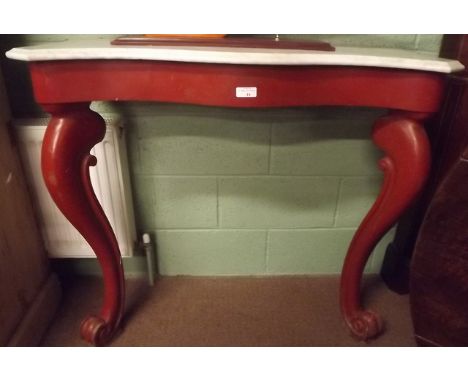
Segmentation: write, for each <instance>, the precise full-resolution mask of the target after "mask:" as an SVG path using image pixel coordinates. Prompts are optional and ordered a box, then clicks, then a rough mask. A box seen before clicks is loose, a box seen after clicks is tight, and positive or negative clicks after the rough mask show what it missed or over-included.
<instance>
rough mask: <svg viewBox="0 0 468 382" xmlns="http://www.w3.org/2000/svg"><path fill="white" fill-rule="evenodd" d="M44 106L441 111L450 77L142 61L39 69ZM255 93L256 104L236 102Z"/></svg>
mask: <svg viewBox="0 0 468 382" xmlns="http://www.w3.org/2000/svg"><path fill="white" fill-rule="evenodd" d="M30 67H31V77H32V81H33V88H34V94H35V97H36V100H37V102H39V103H59V102H88V101H90V100H108V101H159V102H173V103H183V104H196V105H207V106H229V107H290V106H320V105H328V106H332V105H340V106H367V107H372V106H374V107H381V108H389V109H401V110H409V111H416V112H434V111H437V110H438V108H439V105H440V102H441V95H442V90H443V87H444V77H443V76H441V75H440V74H435V73H427V72H418V71H414V70H395V69H393V70H392V69H380V68H362V67H326V66H320V67H310V66H261V65H259V66H256V65H221V64H196V63H177V62H157V61H142V60H140V61H138V60H133V61H132V60H107V61H106V60H98V61H94V60H80V61H46V62H33V63H31V65H30ZM237 87H257V97H256V98H236V88H237Z"/></svg>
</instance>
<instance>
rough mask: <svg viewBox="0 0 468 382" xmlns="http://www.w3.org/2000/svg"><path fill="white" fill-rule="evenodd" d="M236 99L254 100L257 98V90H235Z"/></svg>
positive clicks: (240, 88) (251, 88) (241, 88)
mask: <svg viewBox="0 0 468 382" xmlns="http://www.w3.org/2000/svg"><path fill="white" fill-rule="evenodd" d="M236 97H237V98H255V97H257V88H256V87H249V88H244V87H239V88H236Z"/></svg>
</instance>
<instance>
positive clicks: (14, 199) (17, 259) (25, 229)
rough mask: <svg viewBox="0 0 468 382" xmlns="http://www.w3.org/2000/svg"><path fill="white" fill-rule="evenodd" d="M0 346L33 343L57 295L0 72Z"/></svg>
mask: <svg viewBox="0 0 468 382" xmlns="http://www.w3.org/2000/svg"><path fill="white" fill-rule="evenodd" d="M0 180H1V181H0V346H35V345H38V343H39V341H40V340H41V337H42V335H43V333H44V331H45V330H46V329H47V327H48V326H49V324H50V322H51V320H52V318H53V317H54V314H55V311H56V309H57V307H58V304H59V300H60V285H59V283H58V279H57V277H56V276H55V275H54V274H53V273H52V272H51V270H50V266H49V261H48V259H47V255H46V252H45V249H44V245H43V242H42V237H41V234H40V232H39V228H38V225H37V224H36V223H37V222H36V220H35V219H34V212H33V206H32V203H31V200H30V197H29V194H28V189H27V186H26V181H25V177H24V175H23V171H22V168H21V163H20V159H19V153H18V148H17V147H16V145H15V140H14V137H13V134H11V128H10V115H9V109H8V102H7V99H6V93H5V89H4V86H3V78H2V74H1V72H0Z"/></svg>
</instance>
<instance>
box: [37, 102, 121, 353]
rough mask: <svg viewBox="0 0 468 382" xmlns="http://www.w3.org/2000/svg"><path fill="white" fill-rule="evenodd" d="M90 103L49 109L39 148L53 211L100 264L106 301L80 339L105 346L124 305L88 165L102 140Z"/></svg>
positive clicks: (110, 237)
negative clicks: (56, 208) (84, 241)
mask: <svg viewBox="0 0 468 382" xmlns="http://www.w3.org/2000/svg"><path fill="white" fill-rule="evenodd" d="M88 106H89V104H61V105H60V104H59V105H47V106H44V109H45V110H46V111H47V112H49V113H51V115H52V118H51V119H50V122H49V124H48V127H47V130H46V133H45V136H44V141H43V144H42V161H41V162H42V163H41V165H42V173H43V175H44V180H45V183H46V186H47V188H48V190H49V193H50V195H51V196H52V199H53V200H54V202H55V204H56V205H57V207H58V208H59V209H60V210H61V211H62V213H63V214H64V215H65V217H66V218H67V219H68V220H69V221H70V222H71V223H72V224H73V225H74V226H75V228H76V229H77V230H78V231H79V232H80V233H81V235H82V236H83V237H84V238H85V239H86V241H87V242H88V243H89V245H90V246H91V247H92V248H93V250H94V252H95V253H96V256H97V258H98V260H99V262H100V265H101V268H102V272H103V277H104V302H103V305H102V309H101V312H100V314H99V315H91V316H89V317H87V318H86V319H85V320H84V321H83V322H82V325H81V335H82V337H83V338H84V339H85V340H86V341H88V342H91V343H93V344H96V345H101V344H105V343H106V342H108V341H109V340H110V338H111V337H112V336H113V334H114V332H115V330H116V329H117V328H118V326H119V323H120V320H121V317H122V312H123V307H124V278H123V269H122V264H121V258H120V251H119V247H118V244H117V241H116V239H115V236H114V233H113V231H112V228H111V226H110V224H109V222H108V220H107V218H106V216H105V214H104V212H103V210H102V208H101V206H100V204H99V202H98V200H97V198H96V196H95V194H94V191H93V189H92V185H91V181H90V178H89V166H94V165H95V164H96V157H94V156H92V155H90V154H89V151H90V150H91V148H92V147H93V146H94V145H95V144H96V143H98V142H100V141H101V140H102V139H103V138H104V134H105V129H106V127H105V122H104V120H103V119H102V118H101V116H99V114H97V113H95V112H93V111H91V110H90V109H89V107H88Z"/></svg>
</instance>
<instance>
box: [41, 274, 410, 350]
mask: <svg viewBox="0 0 468 382" xmlns="http://www.w3.org/2000/svg"><path fill="white" fill-rule="evenodd" d="M101 288H102V286H101V282H100V280H99V279H97V278H80V279H75V280H67V281H66V282H65V283H64V289H65V290H64V301H63V304H62V306H61V308H60V310H59V312H58V314H57V317H56V319H55V321H54V323H53V324H52V326H51V328H50V329H49V331H48V332H47V333H46V335H45V337H44V339H43V341H42V345H43V346H87V345H86V344H85V343H84V342H83V341H82V340H81V339H80V338H79V331H78V328H79V324H80V321H81V319H82V318H83V317H84V316H85V315H86V314H87V313H91V312H98V311H99V306H100V301H101V293H102V292H101ZM338 288H339V279H338V277H335V276H333V277H330V276H327V277H269V278H256V277H225V278H206V277H163V278H160V279H159V280H158V281H157V282H156V284H155V286H154V287H148V286H147V284H146V283H145V280H137V279H136V280H127V313H126V316H125V320H124V325H123V330H122V332H121V333H120V334H119V335H118V336H117V337H116V338H115V340H114V341H113V342H112V343H111V344H110V345H111V346H415V345H416V343H415V342H414V339H413V332H412V325H411V318H410V313H409V303H408V296H399V295H397V294H395V293H393V292H391V291H389V290H388V289H386V287H385V286H384V285H383V284H382V282H381V281H380V280H379V279H378V278H371V279H368V280H366V282H365V285H364V288H363V289H364V298H365V300H364V301H365V305H366V307H369V308H371V309H372V310H376V311H378V312H380V313H381V314H382V315H383V317H384V318H385V324H386V330H385V333H384V334H383V335H382V336H380V337H379V338H378V339H376V340H373V341H371V342H369V343H367V344H366V343H363V342H356V341H355V340H354V339H353V338H351V337H350V336H349V334H348V332H347V330H346V328H345V326H344V324H343V322H342V320H341V317H340V313H339V307H338Z"/></svg>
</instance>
